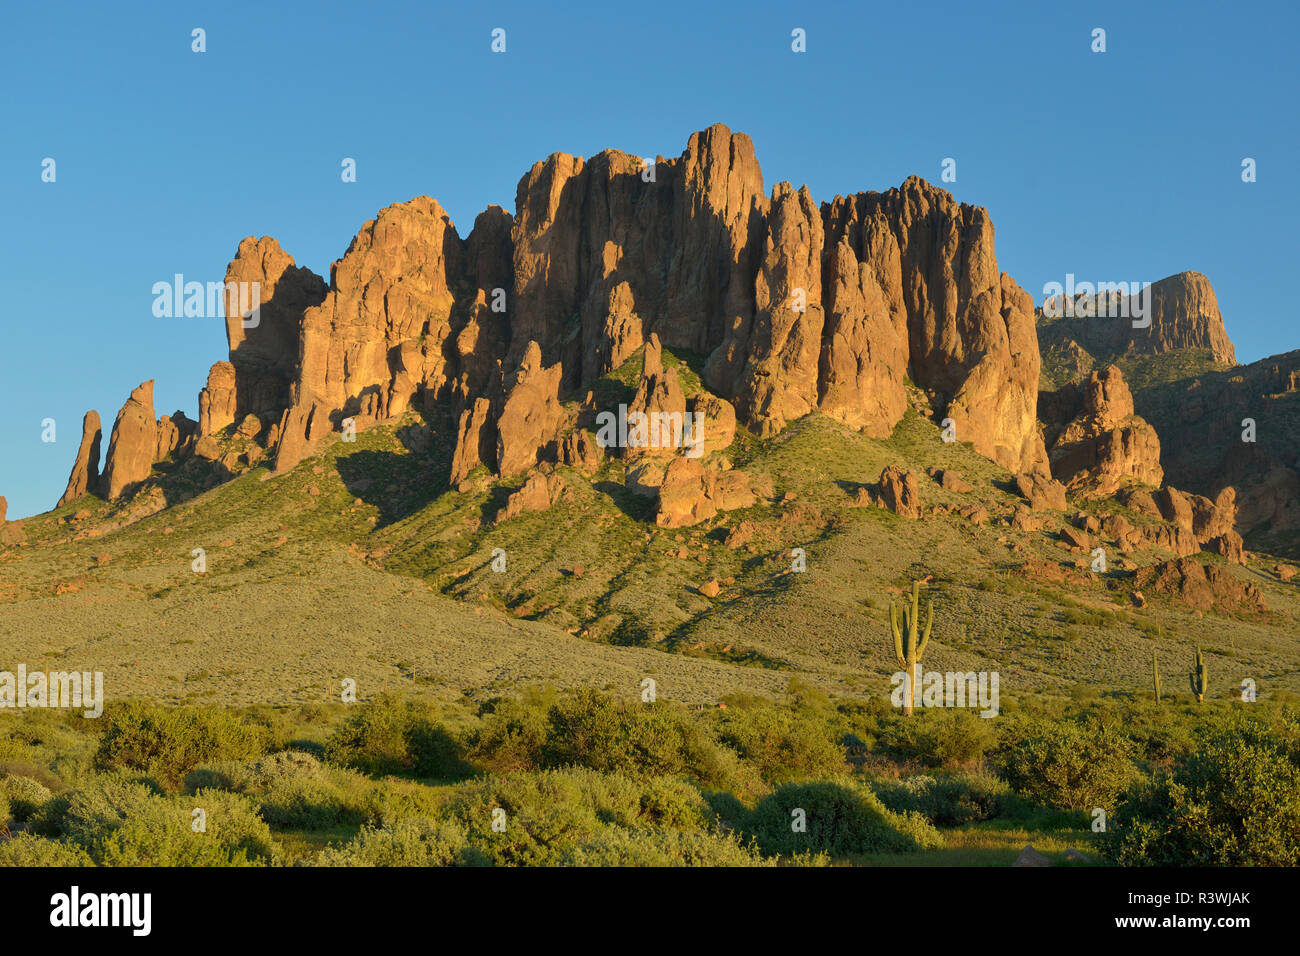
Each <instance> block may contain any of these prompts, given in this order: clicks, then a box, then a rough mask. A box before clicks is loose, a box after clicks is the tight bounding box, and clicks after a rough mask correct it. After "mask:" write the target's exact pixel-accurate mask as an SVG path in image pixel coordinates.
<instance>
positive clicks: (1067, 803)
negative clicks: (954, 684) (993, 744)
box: [998, 718, 1136, 810]
mask: <svg viewBox="0 0 1300 956" xmlns="http://www.w3.org/2000/svg"><path fill="white" fill-rule="evenodd" d="M1009 727H1010V730H1009V732H1008V735H1007V740H1006V741H1005V742H1004V743H1003V745H1002V746H1001V747H1000V748H999V750H998V762H999V764H1000V766H1001V768H1002V774H1001V775H1002V777H1003V779H1005V780H1006V781H1007V782H1008V783H1009V784H1011V786H1012V787H1013V788H1014V789H1015V790H1016V792H1018V793H1021V794H1023V795H1024V796H1025V797H1026V798H1028V799H1030V800H1032V801H1034V802H1035V803H1038V804H1041V805H1043V806H1047V807H1054V808H1056V809H1058V810H1091V809H1092V808H1094V807H1102V808H1103V809H1105V808H1110V807H1112V806H1113V805H1114V801H1115V799H1116V797H1118V796H1119V794H1121V793H1123V792H1124V790H1125V789H1127V788H1128V786H1129V785H1130V784H1131V783H1132V782H1133V780H1134V779H1135V777H1136V768H1135V767H1134V765H1133V760H1132V754H1133V747H1132V744H1131V743H1130V742H1129V741H1128V740H1127V739H1126V738H1125V737H1122V736H1121V735H1120V734H1119V733H1118V732H1117V731H1116V730H1115V729H1113V728H1111V727H1103V726H1099V725H1095V724H1089V725H1085V724H1080V723H1077V722H1074V721H1069V720H1046V719H1041V718H1037V719H1032V720H1020V721H1015V722H1014V723H1012V724H1010V725H1009Z"/></svg>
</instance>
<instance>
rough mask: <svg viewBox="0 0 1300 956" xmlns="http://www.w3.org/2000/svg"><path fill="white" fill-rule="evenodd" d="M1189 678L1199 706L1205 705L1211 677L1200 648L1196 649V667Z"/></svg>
mask: <svg viewBox="0 0 1300 956" xmlns="http://www.w3.org/2000/svg"><path fill="white" fill-rule="evenodd" d="M1187 676H1188V679H1189V680H1190V681H1191V682H1192V693H1193V694H1195V695H1196V702H1197V703H1198V704H1200V703H1204V701H1205V689H1206V687H1207V686H1209V683H1210V675H1209V672H1208V671H1206V669H1205V658H1204V657H1202V656H1201V649H1200V648H1199V647H1198V648H1197V649H1196V666H1195V667H1194V668H1193V669H1192V672H1191V673H1190V674H1189V675H1187Z"/></svg>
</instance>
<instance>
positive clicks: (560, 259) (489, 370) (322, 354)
mask: <svg viewBox="0 0 1300 956" xmlns="http://www.w3.org/2000/svg"><path fill="white" fill-rule="evenodd" d="M227 280H228V282H230V283H232V285H231V286H230V289H231V290H232V291H231V293H230V295H231V296H233V297H234V298H235V299H238V297H239V292H240V290H242V289H244V288H246V287H248V288H251V286H252V284H253V283H256V284H257V287H258V289H259V295H258V299H259V305H260V310H259V311H257V312H256V314H255V315H253V316H248V317H247V318H246V316H245V312H246V311H249V310H246V309H244V303H241V302H238V301H235V302H233V304H232V303H228V305H227V311H228V314H229V318H228V321H227V336H228V340H229V345H230V353H229V358H228V361H222V362H218V363H217V364H216V365H214V366H213V367H212V369H211V372H210V373H209V380H208V383H207V386H206V387H205V388H204V390H203V392H202V394H201V395H200V400H199V409H200V414H199V419H200V420H199V423H198V434H199V436H200V437H211V436H215V435H217V434H218V433H220V432H222V430H223V429H227V428H230V427H231V426H234V425H236V424H237V423H239V422H242V421H245V420H246V419H247V416H248V415H250V414H251V415H254V416H256V418H257V419H258V420H259V421H260V422H261V423H262V426H263V428H262V429H260V430H259V432H258V435H257V439H256V440H257V441H258V442H260V443H262V447H264V448H266V449H267V450H268V451H271V450H272V449H273V453H274V466H275V470H276V471H277V472H283V471H285V470H286V469H288V468H291V467H293V466H294V465H295V464H297V463H298V462H299V461H300V460H301V459H302V458H303V457H304V456H306V455H310V454H312V453H313V451H314V450H315V449H316V448H317V447H318V444H319V443H320V441H321V440H322V439H323V438H324V436H326V435H328V434H329V433H330V432H331V431H335V430H338V429H340V428H342V427H343V424H344V422H345V421H347V420H349V419H350V420H351V421H352V423H353V424H354V425H355V426H356V427H358V428H364V427H365V426H366V425H368V424H369V423H372V422H375V421H379V420H383V419H391V418H393V417H395V416H399V415H401V414H403V413H404V412H406V411H407V410H408V409H409V408H410V407H411V406H412V404H413V403H417V402H418V403H419V405H420V407H421V409H422V411H423V412H425V413H426V414H428V415H435V416H441V418H442V420H444V421H445V422H447V423H448V427H449V428H453V429H455V430H456V439H457V441H456V445H457V447H456V451H455V453H454V455H453V463H452V469H451V476H452V478H453V480H454V481H456V482H457V483H459V481H463V479H464V476H465V475H467V474H468V473H469V471H470V470H472V469H473V468H474V467H475V466H476V465H477V464H478V463H480V462H482V463H485V464H488V465H489V466H491V467H494V468H495V469H496V470H497V472H498V473H499V474H501V475H502V476H509V475H512V474H518V473H519V472H520V471H522V470H525V469H527V468H529V467H532V466H533V465H534V464H536V463H537V462H538V461H540V460H543V459H546V460H560V459H562V458H563V457H564V456H566V455H571V454H579V453H581V452H582V448H581V447H574V448H570V449H567V450H566V449H565V447H563V445H562V439H563V438H564V436H566V435H568V434H570V431H571V426H572V425H573V424H574V418H573V416H571V415H570V414H568V413H566V412H565V411H564V409H563V408H562V406H561V402H562V401H566V400H568V399H570V398H571V397H574V396H576V395H580V394H582V392H583V391H585V390H588V389H591V390H593V391H595V392H598V393H599V394H601V395H602V396H604V397H606V398H607V397H608V396H609V394H610V393H609V391H608V390H607V389H595V385H596V383H597V382H598V381H600V380H602V379H605V377H606V376H610V375H611V374H612V373H615V372H617V371H618V370H620V369H621V368H622V366H623V365H624V364H625V363H626V362H627V361H628V360H629V359H631V358H632V357H633V356H634V355H635V353H636V352H637V350H638V349H642V348H644V349H645V352H644V355H643V358H642V362H643V366H644V367H643V376H642V380H641V383H640V388H639V389H638V392H637V395H636V396H635V398H634V400H633V404H634V405H635V406H636V407H637V408H638V409H644V410H646V411H650V412H653V411H663V412H666V413H668V414H670V415H675V414H678V413H684V412H686V411H687V410H688V409H689V410H691V411H695V412H699V413H701V414H702V415H703V416H704V417H705V421H706V429H705V430H706V433H707V434H708V436H709V437H707V438H706V447H707V451H709V452H710V453H713V452H717V451H720V450H721V449H723V448H725V447H727V445H729V444H730V442H731V438H732V437H733V436H734V434H735V428H736V427H737V425H738V424H739V425H744V426H747V427H748V428H749V429H751V430H753V431H755V432H757V433H758V434H760V435H771V434H774V433H776V432H778V431H780V430H781V429H783V428H784V427H785V426H786V425H787V424H788V423H790V422H792V421H794V420H795V419H797V418H800V417H801V416H804V415H807V414H809V413H810V412H815V411H821V412H824V413H825V414H827V415H829V416H831V417H833V418H835V419H837V420H838V421H840V422H842V423H844V424H845V425H848V426H850V427H852V428H856V429H860V430H862V431H864V432H866V433H867V434H869V435H872V436H887V435H888V434H889V433H890V432H891V430H892V429H893V428H894V426H895V425H896V424H897V423H898V422H899V421H900V420H901V418H902V416H903V414H904V411H905V410H906V408H907V404H908V399H907V394H906V380H907V378H908V377H910V378H911V379H912V381H913V382H914V383H915V384H916V385H917V386H919V387H920V388H921V389H923V390H924V391H926V392H927V393H928V394H929V395H930V396H931V401H932V404H933V405H934V411H935V412H938V413H940V414H941V415H942V417H943V418H948V419H951V423H950V424H951V425H952V426H953V427H954V428H955V429H956V432H957V437H958V440H960V441H965V442H969V443H971V444H972V445H973V446H974V448H975V449H976V451H978V452H979V453H981V454H983V455H985V456H987V457H989V458H991V459H992V460H994V461H995V462H997V463H998V464H1000V465H1002V466H1003V467H1006V468H1008V469H1010V470H1012V471H1014V472H1017V473H1038V474H1044V475H1045V474H1046V472H1047V455H1046V450H1045V447H1044V445H1043V442H1042V438H1041V435H1040V433H1039V430H1038V427H1037V420H1036V413H1035V398H1036V393H1037V382H1038V377H1039V361H1040V360H1039V355H1038V349H1037V340H1036V336H1035V331H1034V322H1033V308H1032V302H1031V300H1030V299H1029V297H1028V296H1027V295H1026V294H1025V293H1024V292H1023V291H1022V290H1021V289H1020V288H1019V286H1017V285H1016V283H1015V282H1014V281H1012V280H1011V278H1010V277H1009V276H1007V275H1005V274H1003V273H1001V272H1000V271H999V270H998V267H997V261H996V257H995V252H994V234H993V226H992V222H991V220H990V219H989V216H988V213H987V212H986V211H985V210H983V209H981V208H979V207H975V206H969V205H963V204H959V203H957V202H956V201H955V200H954V199H953V197H952V196H951V195H950V194H948V193H947V192H945V191H943V190H941V189H938V188H936V187H934V186H931V185H930V184H928V183H926V182H924V181H922V180H920V179H918V178H916V177H912V178H909V179H908V180H907V181H906V182H904V183H903V185H902V186H901V187H900V188H898V189H891V190H888V191H886V192H883V193H877V192H864V193H859V194H856V195H852V196H848V197H836V198H835V199H834V200H832V201H831V202H829V203H823V204H821V205H820V206H818V205H817V203H816V202H815V200H814V198H813V196H812V195H811V193H810V192H809V190H808V189H807V188H806V187H803V188H798V189H796V188H795V187H794V186H793V185H791V184H789V183H780V184H778V185H777V186H776V187H775V188H774V189H773V190H772V191H771V193H770V195H769V194H768V193H766V192H765V190H764V185H763V177H762V172H761V170H760V168H759V165H758V162H757V160H756V158H755V156H754V148H753V144H752V143H751V142H750V140H749V138H748V137H747V136H745V135H744V134H741V133H733V132H732V131H731V130H729V129H727V127H725V126H722V125H715V126H712V127H710V128H709V129H707V130H703V131H700V132H698V133H695V134H694V135H692V136H691V137H690V140H689V142H688V143H687V146H686V149H685V150H684V151H683V152H682V153H681V155H680V156H678V157H676V158H671V159H664V158H662V157H659V158H657V159H656V160H655V161H653V162H648V161H643V160H642V159H640V158H638V157H633V156H629V155H627V154H625V153H622V152H619V151H617V150H607V151H605V152H602V153H600V154H598V155H596V156H594V157H592V158H591V159H590V160H589V161H588V160H584V159H583V158H581V157H574V156H570V155H567V154H564V153H556V154H553V155H552V156H550V157H548V158H547V159H546V160H544V161H542V162H539V163H536V164H535V165H534V166H533V167H532V169H530V170H529V171H528V173H527V174H525V175H524V176H523V177H522V178H521V179H520V181H519V183H518V187H517V190H516V213H515V215H514V216H513V217H512V216H510V215H509V214H508V213H506V212H505V211H503V210H501V209H498V208H496V207H491V208H489V209H488V210H487V211H486V212H484V213H483V214H482V215H480V216H479V217H478V219H477V220H476V222H475V225H474V229H473V231H472V232H471V234H470V236H469V238H468V239H461V238H460V236H459V235H458V233H457V232H456V229H455V227H454V225H453V224H452V222H451V220H450V218H449V217H448V216H447V214H446V213H445V212H444V211H443V209H442V207H441V206H440V205H439V204H438V203H437V202H436V201H435V200H433V199H431V198H429V197H427V196H421V197H417V198H415V199H412V200H410V201H408V202H404V203H399V204H396V205H393V206H389V207H387V208H386V209H383V210H381V211H380V212H379V213H378V214H377V215H376V217H375V219H374V220H372V221H370V222H367V223H366V224H365V225H364V226H363V227H362V228H361V230H360V231H359V232H358V233H357V235H356V237H355V238H354V239H353V241H352V243H351V245H350V246H349V247H348V250H347V251H346V253H345V254H344V255H343V257H342V258H340V259H339V260H338V261H337V262H335V263H334V264H333V266H332V268H331V270H330V280H329V283H328V286H327V285H326V284H325V283H324V282H323V280H321V279H320V278H319V277H317V276H315V275H314V274H312V273H311V272H310V271H309V270H306V269H303V268H300V267H298V266H296V265H295V264H294V261H293V259H292V257H290V256H289V255H288V253H286V252H285V251H284V250H283V249H282V248H281V247H280V246H279V244H278V243H277V242H276V241H275V240H274V239H271V238H269V237H263V238H261V239H254V238H252V237H249V238H247V239H245V240H243V241H242V242H241V243H240V245H239V248H238V250H237V251H236V254H235V257H234V259H233V260H232V261H231V263H230V266H229V269H228V270H227ZM665 351H669V352H673V353H674V354H675V355H677V356H678V357H679V358H690V360H691V361H692V363H694V357H698V359H699V360H700V361H699V363H698V364H692V367H693V368H694V369H695V370H696V371H698V372H699V373H700V379H701V382H702V385H703V386H704V390H702V391H698V390H696V389H695V386H694V380H693V376H692V382H691V391H692V396H691V398H690V399H689V401H688V399H687V397H686V395H685V394H684V389H683V387H682V379H681V378H680V377H679V376H678V375H677V374H676V370H675V368H674V367H673V364H672V362H669V361H666V359H665V356H664V354H663V353H664V352H665ZM482 402H486V405H483V404H481V403H482ZM600 410H603V409H596V408H594V407H591V408H588V407H586V406H585V405H584V406H583V409H582V412H583V414H590V415H593V416H594V413H596V412H597V411H600ZM579 417H581V416H579ZM582 424H583V425H584V427H585V426H586V425H587V424H589V422H588V421H586V420H583V421H582ZM171 425H176V421H175V419H174V418H173V419H172V420H171V422H170V425H169V426H166V427H165V428H164V431H165V434H164V435H163V437H162V438H161V439H158V440H156V441H155V445H154V454H162V453H163V451H162V449H163V448H164V447H165V448H167V449H171V451H170V452H167V453H174V452H175V449H176V448H177V447H179V445H176V446H173V442H172V437H173V436H172V432H171V427H170V426H171ZM155 438H156V439H157V436H155ZM177 441H178V442H179V436H177ZM493 442H495V445H496V448H495V451H494V453H492V454H490V455H489V454H488V452H487V446H488V445H490V444H491V443H493ZM205 448H207V450H209V451H210V450H211V448H210V447H208V446H205ZM259 454H260V452H259ZM223 460H224V459H223ZM588 463H589V462H588Z"/></svg>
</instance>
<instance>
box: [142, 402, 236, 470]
mask: <svg viewBox="0 0 1300 956" xmlns="http://www.w3.org/2000/svg"><path fill="white" fill-rule="evenodd" d="M250 417H252V416H250ZM253 420H254V421H256V420H257V419H255V418H254V419H253ZM198 430H199V423H198V422H195V421H191V420H190V419H189V418H187V417H186V415H185V413H184V412H182V411H175V412H173V413H172V414H170V415H164V416H163V417H162V418H160V419H158V427H157V428H156V429H155V438H154V452H153V460H154V462H155V463H156V462H160V461H165V460H166V459H168V458H174V457H175V458H179V457H182V456H184V455H185V454H187V453H189V452H190V451H192V450H193V446H194V441H195V439H196V438H197V436H198Z"/></svg>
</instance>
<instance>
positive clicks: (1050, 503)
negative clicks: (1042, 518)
mask: <svg viewBox="0 0 1300 956" xmlns="http://www.w3.org/2000/svg"><path fill="white" fill-rule="evenodd" d="M1015 486H1016V491H1017V492H1018V493H1019V494H1020V497H1022V498H1024V499H1025V500H1026V501H1027V502H1029V507H1030V509H1032V510H1033V511H1047V510H1051V511H1064V510H1065V507H1066V502H1065V485H1063V484H1061V483H1060V482H1059V481H1057V480H1056V479H1054V478H1048V477H1046V476H1044V475H1041V474H1031V475H1017V476H1016V479H1015Z"/></svg>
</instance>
